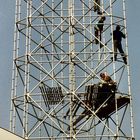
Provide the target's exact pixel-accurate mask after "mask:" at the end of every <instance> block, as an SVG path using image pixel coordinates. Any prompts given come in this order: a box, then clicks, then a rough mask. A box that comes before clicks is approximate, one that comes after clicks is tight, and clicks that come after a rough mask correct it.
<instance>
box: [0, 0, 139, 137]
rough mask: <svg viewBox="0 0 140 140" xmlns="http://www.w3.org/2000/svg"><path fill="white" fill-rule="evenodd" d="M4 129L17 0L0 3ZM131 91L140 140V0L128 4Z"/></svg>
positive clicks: (0, 103)
mask: <svg viewBox="0 0 140 140" xmlns="http://www.w3.org/2000/svg"><path fill="white" fill-rule="evenodd" d="M0 3H1V4H0V68H1V70H0V126H1V127H4V128H8V127H9V111H10V92H11V75H12V49H13V31H14V11H15V8H14V6H15V0H0ZM126 7H127V8H126V10H127V32H128V47H129V61H130V70H131V91H132V96H133V113H134V125H135V136H136V139H140V133H139V130H140V109H139V106H140V101H139V100H140V93H139V91H140V80H139V79H140V62H139V61H140V58H139V55H140V45H139V41H140V26H139V24H140V15H139V14H140V0H126Z"/></svg>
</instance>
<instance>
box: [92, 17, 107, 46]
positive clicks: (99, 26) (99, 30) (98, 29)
mask: <svg viewBox="0 0 140 140" xmlns="http://www.w3.org/2000/svg"><path fill="white" fill-rule="evenodd" d="M105 20H106V17H105V16H101V18H100V20H99V21H98V23H97V24H96V25H95V27H94V34H95V37H96V38H95V44H99V41H98V39H99V40H100V41H101V40H102V36H101V34H102V32H103V26H104V21H105ZM97 38H98V39H97ZM100 45H101V44H100Z"/></svg>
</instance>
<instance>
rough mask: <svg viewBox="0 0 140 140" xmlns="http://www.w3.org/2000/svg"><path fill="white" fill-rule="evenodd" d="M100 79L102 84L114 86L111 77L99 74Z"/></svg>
mask: <svg viewBox="0 0 140 140" xmlns="http://www.w3.org/2000/svg"><path fill="white" fill-rule="evenodd" d="M100 77H101V79H102V80H103V82H105V83H107V84H115V83H116V82H114V81H113V80H112V79H111V77H110V76H109V75H108V74H107V73H106V72H104V73H100Z"/></svg>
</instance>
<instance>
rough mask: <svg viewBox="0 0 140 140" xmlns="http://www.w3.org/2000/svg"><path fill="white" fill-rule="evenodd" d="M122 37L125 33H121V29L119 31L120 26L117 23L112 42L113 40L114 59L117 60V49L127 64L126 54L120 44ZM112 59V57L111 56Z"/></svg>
mask: <svg viewBox="0 0 140 140" xmlns="http://www.w3.org/2000/svg"><path fill="white" fill-rule="evenodd" d="M122 38H125V34H123V33H122V32H121V31H120V26H119V25H117V26H116V29H115V30H114V31H113V42H114V60H115V61H116V60H117V50H119V52H120V54H121V56H122V59H123V61H124V63H125V64H127V59H126V55H125V53H124V51H123V49H122V44H121V41H122ZM112 60H113V58H112Z"/></svg>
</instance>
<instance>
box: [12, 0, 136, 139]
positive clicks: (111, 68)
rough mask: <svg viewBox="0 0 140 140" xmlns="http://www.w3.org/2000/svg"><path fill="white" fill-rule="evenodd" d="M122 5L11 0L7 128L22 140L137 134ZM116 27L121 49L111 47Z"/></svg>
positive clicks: (107, 0) (120, 1)
mask: <svg viewBox="0 0 140 140" xmlns="http://www.w3.org/2000/svg"><path fill="white" fill-rule="evenodd" d="M125 3H126V2H125V0H16V8H15V32H14V49H13V74H12V92H11V111H10V112H11V113H10V130H11V131H12V132H14V133H17V134H20V135H21V136H22V137H23V138H24V139H26V140H58V139H62V140H67V139H68V140H134V126H133V110H132V95H131V84H130V70H129V59H128V43H127V27H126V9H125V5H126V4H125ZM101 19H104V20H102V21H101ZM100 21H101V22H100ZM117 25H119V26H120V27H121V31H122V32H123V33H124V34H125V39H123V40H122V46H123V50H124V52H125V54H122V53H120V52H119V51H118V52H116V51H115V48H114V40H113V38H114V32H113V31H114V30H115V28H116V26H117ZM116 54H117V58H115V57H114V56H116ZM124 59H125V60H124ZM123 60H124V61H123ZM101 73H105V74H108V75H109V76H110V79H111V80H112V81H114V82H113V83H109V82H106V81H104V80H103V79H102V78H101V77H100V74H101ZM109 76H108V77H109Z"/></svg>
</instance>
